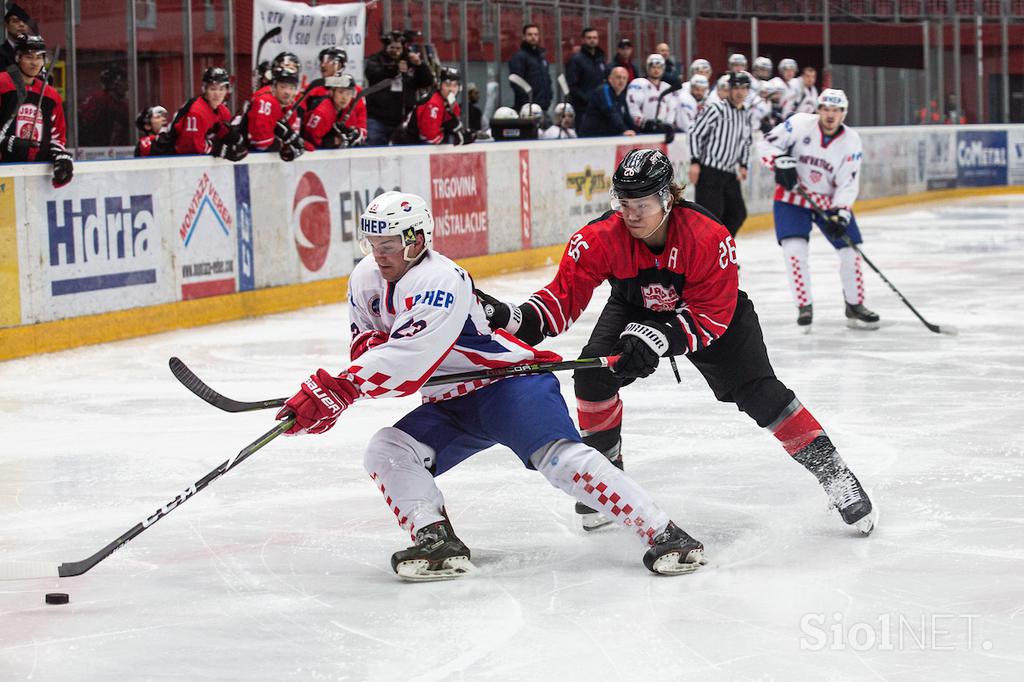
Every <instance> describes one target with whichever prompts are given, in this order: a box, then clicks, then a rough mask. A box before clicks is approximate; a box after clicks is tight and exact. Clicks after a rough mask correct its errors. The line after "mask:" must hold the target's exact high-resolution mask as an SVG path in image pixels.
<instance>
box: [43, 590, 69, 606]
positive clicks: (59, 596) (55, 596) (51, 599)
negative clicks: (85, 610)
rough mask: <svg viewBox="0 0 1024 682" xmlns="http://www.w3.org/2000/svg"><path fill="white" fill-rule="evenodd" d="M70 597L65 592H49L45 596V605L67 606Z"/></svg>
mask: <svg viewBox="0 0 1024 682" xmlns="http://www.w3.org/2000/svg"><path fill="white" fill-rule="evenodd" d="M69 601H71V597H69V596H68V595H67V593H66V592H50V593H49V594H47V595H46V603H47V604H67V603H68V602H69Z"/></svg>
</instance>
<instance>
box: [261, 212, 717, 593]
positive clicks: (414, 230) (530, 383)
mask: <svg viewBox="0 0 1024 682" xmlns="http://www.w3.org/2000/svg"><path fill="white" fill-rule="evenodd" d="M433 225H434V221H433V218H432V217H431V215H430V211H429V209H428V208H427V204H426V202H425V201H424V200H423V199H422V198H421V197H418V196H416V195H414V194H403V193H401V192H385V193H384V194H382V195H381V196H379V197H377V198H376V199H374V200H373V202H371V203H370V205H369V206H368V207H367V209H366V211H365V212H364V213H363V214H362V215H361V216H360V218H359V237H360V241H361V246H363V248H364V251H367V252H368V254H369V253H372V254H373V258H364V259H363V260H361V261H360V262H359V264H358V265H356V267H355V269H354V270H353V271H352V274H351V276H350V278H349V291H348V299H349V312H350V319H351V322H352V346H351V350H350V358H351V362H352V364H351V365H350V366H349V367H348V368H347V369H346V370H344V371H343V372H341V373H340V374H339V375H337V376H334V375H332V374H330V373H329V372H327V371H326V370H323V369H320V370H318V371H317V372H316V374H313V375H312V376H310V378H309V379H307V380H306V382H305V383H303V385H302V387H301V389H300V390H299V392H298V393H296V394H295V395H294V396H293V397H292V398H290V399H289V400H288V401H287V402H286V403H285V407H284V408H283V409H282V410H281V412H279V413H278V419H287V418H290V417H291V416H294V417H295V420H296V423H295V425H294V426H293V427H292V428H291V429H289V430H288V431H287V432H286V433H288V434H292V435H294V434H299V433H323V432H324V431H327V430H328V429H330V428H331V427H332V426H333V425H334V423H335V422H336V421H337V419H338V417H339V416H340V415H341V413H342V412H343V411H344V410H345V409H346V408H348V407H349V406H350V405H352V403H353V402H355V401H356V400H358V399H360V398H383V397H392V396H393V397H400V396H406V395H411V394H413V393H415V392H416V391H420V392H421V393H422V394H423V396H424V403H423V404H422V405H420V406H419V407H417V408H416V409H414V410H413V411H412V412H410V413H409V414H407V415H406V416H405V417H403V418H402V419H400V420H399V421H398V422H397V423H396V424H395V425H394V426H393V427H387V428H384V429H381V430H380V431H378V432H377V433H376V434H374V436H373V437H372V438H371V439H370V442H369V445H368V446H367V449H366V453H365V456H364V464H365V466H366V471H367V473H368V474H369V475H370V478H371V479H373V481H374V483H375V484H376V485H377V487H378V488H379V489H380V491H381V493H382V494H383V495H384V497H385V499H386V501H387V504H388V506H389V507H390V508H391V511H392V512H393V513H394V515H395V518H396V519H397V520H398V524H399V526H401V527H402V529H404V530H406V531H407V532H408V533H409V534H410V535H411V536H412V538H413V542H414V544H413V546H412V547H410V548H408V549H406V550H402V551H400V552H396V553H395V554H394V556H392V558H391V566H392V568H393V569H394V570H395V572H396V573H398V575H399V576H401V577H403V578H406V579H409V580H438V579H444V578H453V577H457V576H460V575H464V574H465V573H468V572H470V571H472V570H474V566H473V564H472V563H471V562H470V551H469V548H468V547H466V545H465V544H463V542H462V541H461V540H459V538H458V537H457V536H456V535H455V532H454V530H453V529H452V525H451V522H450V520H449V518H448V515H447V513H446V512H445V504H444V498H443V496H442V495H441V491H440V490H439V489H438V487H437V485H436V483H435V482H434V477H435V476H439V475H441V474H442V473H444V472H445V471H447V470H448V469H451V468H452V467H454V466H456V465H457V464H459V463H460V462H462V461H464V460H466V459H468V458H469V457H471V456H472V455H474V454H476V453H477V452H479V451H481V450H484V449H486V448H489V447H490V446H492V445H495V444H499V443H500V444H502V445H505V446H507V447H509V448H510V449H511V450H512V451H513V452H515V454H516V455H517V456H518V457H519V459H521V460H522V462H523V464H524V465H526V467H527V468H528V469H535V470H537V471H540V472H541V474H543V476H544V477H545V478H546V479H547V480H548V481H549V482H550V483H551V484H552V485H553V486H555V487H556V488H558V489H559V490H562V491H564V492H566V493H568V494H569V495H571V496H572V497H574V498H575V499H576V500H577V501H578V502H580V503H582V504H586V505H587V506H589V507H591V508H593V509H596V510H600V511H601V513H602V514H604V515H605V516H606V517H608V518H610V519H613V520H614V521H615V522H617V523H619V524H620V525H623V526H626V527H628V528H630V529H631V530H633V531H634V532H635V533H636V535H637V536H638V537H639V538H640V540H641V541H642V542H643V543H644V544H645V545H646V546H648V547H649V549H648V550H647V553H646V554H645V555H644V564H645V565H646V566H647V568H649V569H650V570H651V571H653V572H655V573H664V574H678V573H689V572H691V571H693V570H695V569H696V568H697V567H698V566H699V565H700V564H702V563H704V558H703V547H702V546H701V544H700V543H699V542H697V541H696V540H694V539H693V538H691V537H690V536H689V535H687V534H686V533H685V532H683V531H682V530H681V529H679V528H678V527H677V526H676V525H675V524H673V523H672V522H671V521H670V520H669V518H668V516H667V515H666V514H665V512H664V511H662V510H661V509H660V508H659V507H658V506H657V505H656V504H655V503H654V501H653V500H652V499H651V498H650V496H649V495H648V494H647V493H646V492H645V491H644V490H643V489H642V488H640V487H639V486H638V485H637V484H636V483H635V482H633V480H631V479H630V478H629V477H628V476H626V475H625V474H624V473H623V472H622V471H620V470H619V469H617V468H616V467H615V466H614V465H612V463H611V462H609V461H608V460H607V458H605V456H604V455H602V454H601V453H600V452H598V451H597V450H594V449H593V448H590V447H588V446H586V445H584V444H583V442H582V439H581V437H580V434H579V431H578V430H577V429H576V426H575V425H574V424H573V422H572V419H571V418H570V417H569V411H568V409H567V408H566V405H565V401H564V400H563V399H562V394H561V392H560V390H559V385H558V380H557V379H556V378H555V377H554V375H553V374H549V373H548V374H539V375H532V376H514V377H508V378H504V379H483V380H477V381H469V382H463V383H458V384H446V385H441V386H431V387H424V386H423V383H424V382H425V381H426V380H427V379H428V378H430V376H431V375H432V374H434V373H435V372H437V373H439V374H449V373H453V372H464V371H469V370H474V369H476V370H479V369H486V368H496V367H503V366H509V365H515V364H521V363H524V362H527V361H534V360H536V359H551V358H557V357H558V356H555V355H554V354H551V353H544V352H543V351H537V350H535V349H534V348H532V347H531V346H528V345H526V344H524V343H523V342H521V341H519V340H518V339H516V338H515V337H514V336H512V335H511V334H509V333H507V332H504V331H502V332H495V333H493V334H492V333H491V331H490V329H489V328H488V325H487V318H486V316H485V314H484V310H483V307H482V306H481V305H480V302H479V300H478V299H477V297H476V295H475V294H474V291H473V280H472V278H471V277H470V276H469V275H468V274H467V273H466V271H465V270H463V269H462V268H460V267H459V266H458V265H456V264H455V263H454V262H452V261H451V260H449V259H447V258H445V257H444V256H442V255H441V254H439V253H437V252H436V251H432V250H431V248H430V247H431V245H432V234H433ZM543 356H547V357H543Z"/></svg>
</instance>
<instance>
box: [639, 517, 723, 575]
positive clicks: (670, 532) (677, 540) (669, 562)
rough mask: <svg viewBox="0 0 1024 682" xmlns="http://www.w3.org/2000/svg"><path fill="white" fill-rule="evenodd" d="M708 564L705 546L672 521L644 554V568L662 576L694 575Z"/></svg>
mask: <svg viewBox="0 0 1024 682" xmlns="http://www.w3.org/2000/svg"><path fill="white" fill-rule="evenodd" d="M707 562H708V560H707V559H706V558H705V557H704V545H702V544H700V543H699V542H697V541H696V540H694V539H693V538H691V537H690V536H689V535H688V534H687V532H686V531H684V530H683V529H682V528H680V527H679V526H677V525H676V524H674V523H672V522H671V521H669V522H668V526H667V527H666V528H665V530H663V531H662V532H661V533H659V534H658V535H656V536H655V538H654V546H653V547H651V548H650V549H649V550H647V553H646V554H644V566H646V567H647V568H648V569H649V570H651V571H652V572H654V573H660V574H661V575H681V574H683V573H693V572H694V571H696V570H697V569H698V568H700V567H701V566H703V565H704V564H706V563H707Z"/></svg>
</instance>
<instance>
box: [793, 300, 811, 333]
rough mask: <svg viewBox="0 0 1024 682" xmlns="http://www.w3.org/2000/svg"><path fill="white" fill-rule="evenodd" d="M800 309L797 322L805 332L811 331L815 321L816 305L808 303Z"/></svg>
mask: <svg viewBox="0 0 1024 682" xmlns="http://www.w3.org/2000/svg"><path fill="white" fill-rule="evenodd" d="M798 310H799V311H800V312H799V313H798V314H797V316H796V324H797V326H798V327H799V328H800V331H802V332H803V333H804V334H810V333H811V322H813V321H814V305H813V304H811V303H808V304H807V305H802V306H799V308H798Z"/></svg>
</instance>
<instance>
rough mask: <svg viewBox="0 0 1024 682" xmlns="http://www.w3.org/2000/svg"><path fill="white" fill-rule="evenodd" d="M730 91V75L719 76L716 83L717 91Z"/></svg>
mask: <svg viewBox="0 0 1024 682" xmlns="http://www.w3.org/2000/svg"><path fill="white" fill-rule="evenodd" d="M728 89H729V74H725V75H724V76H719V78H718V81H717V82H716V83H715V90H716V91H720V90H728Z"/></svg>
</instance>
